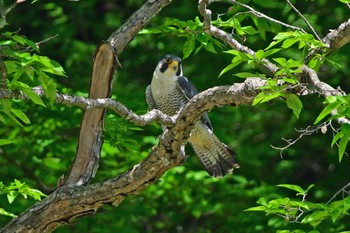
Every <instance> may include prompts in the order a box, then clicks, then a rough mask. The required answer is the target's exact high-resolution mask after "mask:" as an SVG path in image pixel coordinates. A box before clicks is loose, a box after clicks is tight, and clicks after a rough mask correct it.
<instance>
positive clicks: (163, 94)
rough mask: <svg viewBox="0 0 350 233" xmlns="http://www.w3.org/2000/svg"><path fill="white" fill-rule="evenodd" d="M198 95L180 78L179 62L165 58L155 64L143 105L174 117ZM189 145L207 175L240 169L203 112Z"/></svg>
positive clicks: (195, 90)
mask: <svg viewBox="0 0 350 233" xmlns="http://www.w3.org/2000/svg"><path fill="white" fill-rule="evenodd" d="M197 93H198V92H197V89H196V88H195V87H194V85H193V84H192V83H191V82H190V81H189V80H188V79H187V78H186V77H184V76H183V75H182V64H181V59H180V58H179V57H176V56H174V55H166V56H165V57H164V58H162V59H161V60H160V61H159V62H158V65H157V67H156V69H155V71H154V73H153V78H152V82H151V84H150V85H148V86H147V89H146V101H147V104H148V105H149V107H150V109H158V110H160V111H162V112H163V113H164V114H167V115H170V116H173V115H175V114H176V113H177V112H178V111H179V110H180V109H181V108H182V107H183V106H184V105H185V104H186V103H187V102H188V101H189V100H190V99H191V98H192V97H193V96H195V95H196V94H197ZM188 141H189V143H190V144H191V146H192V148H193V150H194V151H195V153H196V154H197V156H198V158H199V160H200V161H201V163H202V164H203V166H204V167H205V169H206V170H207V172H208V173H209V175H211V176H214V177H222V176H224V175H226V174H228V173H232V171H233V169H234V168H239V165H238V164H237V163H236V161H235V159H234V157H235V156H236V153H235V152H234V151H233V150H232V149H230V148H229V147H228V146H226V145H225V144H223V143H222V142H220V140H219V139H218V138H217V137H216V136H215V135H214V133H213V127H212V125H211V123H210V121H209V118H208V114H207V113H206V112H205V113H203V114H202V116H201V118H200V120H198V122H196V123H195V126H194V128H193V130H192V131H191V134H190V137H189V139H188Z"/></svg>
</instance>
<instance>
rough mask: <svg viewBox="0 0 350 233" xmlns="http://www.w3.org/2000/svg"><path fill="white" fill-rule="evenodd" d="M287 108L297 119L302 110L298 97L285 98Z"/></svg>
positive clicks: (293, 95)
mask: <svg viewBox="0 0 350 233" xmlns="http://www.w3.org/2000/svg"><path fill="white" fill-rule="evenodd" d="M286 102H287V106H288V108H290V109H292V110H293V113H294V115H295V117H296V118H297V119H298V118H299V115H300V112H301V109H302V108H303V103H302V102H301V101H300V99H299V97H298V96H297V95H295V94H290V95H288V96H287V100H286Z"/></svg>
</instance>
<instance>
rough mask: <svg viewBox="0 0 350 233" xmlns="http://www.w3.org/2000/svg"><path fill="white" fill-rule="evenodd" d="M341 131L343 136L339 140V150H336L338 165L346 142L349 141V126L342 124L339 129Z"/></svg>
mask: <svg viewBox="0 0 350 233" xmlns="http://www.w3.org/2000/svg"><path fill="white" fill-rule="evenodd" d="M341 131H342V132H343V135H342V137H341V138H340V140H339V148H338V155H339V163H340V162H341V160H342V159H343V155H344V153H345V149H346V147H347V145H348V142H349V139H350V125H348V124H343V125H342V127H341Z"/></svg>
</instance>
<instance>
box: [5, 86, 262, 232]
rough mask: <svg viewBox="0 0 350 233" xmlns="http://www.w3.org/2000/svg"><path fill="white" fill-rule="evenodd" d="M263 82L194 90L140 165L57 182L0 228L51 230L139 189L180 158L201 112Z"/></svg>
mask: <svg viewBox="0 0 350 233" xmlns="http://www.w3.org/2000/svg"><path fill="white" fill-rule="evenodd" d="M263 85H265V81H264V80H261V79H247V80H246V81H245V82H244V83H239V84H235V85H232V86H223V87H219V88H218V87H215V88H211V89H208V90H206V91H204V92H202V93H199V94H198V95H197V96H195V97H194V98H193V99H192V100H191V101H190V102H189V103H188V104H187V105H186V106H185V107H184V108H183V109H182V110H181V111H180V112H179V113H178V114H177V115H176V122H175V125H174V126H172V127H169V128H168V129H167V130H166V131H165V132H164V133H163V135H162V137H161V139H160V142H159V145H158V146H157V147H156V148H155V149H154V150H152V151H151V153H150V154H149V155H148V156H147V158H146V159H144V161H142V162H141V163H140V164H137V165H135V166H134V167H133V168H132V169H130V170H129V171H128V172H126V173H124V174H122V175H120V176H118V177H115V178H112V179H110V180H107V181H105V182H101V183H96V184H91V185H87V186H76V185H66V186H62V187H60V188H58V189H57V190H56V191H55V192H53V193H52V194H51V195H49V196H48V197H47V198H45V199H44V200H42V201H40V202H38V203H37V204H35V205H34V206H33V207H31V208H30V209H28V210H26V211H25V212H23V213H22V214H21V215H20V216H19V217H18V218H16V219H13V220H12V221H11V222H10V223H8V224H7V225H6V226H5V227H4V228H2V229H1V230H0V233H3V232H23V233H24V232H52V231H53V230H54V229H56V228H57V227H59V226H61V225H63V224H68V223H70V222H72V221H73V220H75V219H76V218H77V217H80V216H83V215H87V214H90V213H94V212H96V211H97V210H98V209H99V208H100V207H101V206H102V205H105V204H112V205H118V204H119V203H121V202H122V201H123V200H124V199H125V198H126V197H127V196H130V195H135V194H138V193H140V192H142V191H143V190H144V189H145V188H147V187H148V186H149V185H151V184H153V183H155V182H156V181H157V180H158V179H159V178H160V177H161V176H162V175H163V174H164V173H165V172H166V171H167V170H169V169H170V168H172V167H174V166H177V165H179V164H180V163H181V162H182V161H183V159H184V155H183V154H182V150H181V148H182V146H183V145H184V144H185V143H186V142H187V138H188V136H189V133H190V131H191V130H192V127H193V124H194V122H195V121H196V120H197V119H198V118H199V117H200V115H201V113H202V112H203V111H209V110H211V109H212V108H214V107H220V106H224V105H227V104H233V105H240V104H248V103H251V102H252V100H253V99H254V97H255V96H256V94H257V92H256V90H257V89H258V88H259V87H261V86H263ZM48 216H50V217H49V218H48Z"/></svg>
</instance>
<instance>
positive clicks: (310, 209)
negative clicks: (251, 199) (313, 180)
mask: <svg viewBox="0 0 350 233" xmlns="http://www.w3.org/2000/svg"><path fill="white" fill-rule="evenodd" d="M277 186H278V187H283V188H286V189H289V190H293V191H295V192H296V196H302V198H301V200H297V199H291V198H288V197H279V198H275V199H271V200H269V201H267V200H266V199H265V198H263V197H261V198H260V199H259V200H258V201H257V203H258V204H260V205H259V206H256V207H251V208H249V209H247V210H246V211H260V212H265V213H266V214H267V215H275V216H279V217H282V218H283V219H284V220H286V221H288V222H297V223H299V224H301V225H306V226H307V225H310V226H311V227H313V228H314V231H316V232H322V226H321V227H319V229H317V227H318V226H319V225H320V224H321V223H323V222H326V221H328V220H331V221H332V222H333V223H335V222H336V221H337V220H338V219H341V218H347V217H348V215H349V210H350V197H346V198H344V199H342V200H339V201H333V202H331V203H327V204H322V203H314V202H309V201H306V196H307V194H308V192H309V191H310V189H311V188H312V187H313V186H314V185H310V186H309V187H308V188H307V189H306V190H304V189H303V188H301V187H300V186H298V185H293V184H281V185H277ZM317 230H320V231H317ZM278 232H289V230H280V231H278ZM293 232H308V231H304V230H301V229H295V230H293Z"/></svg>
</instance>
